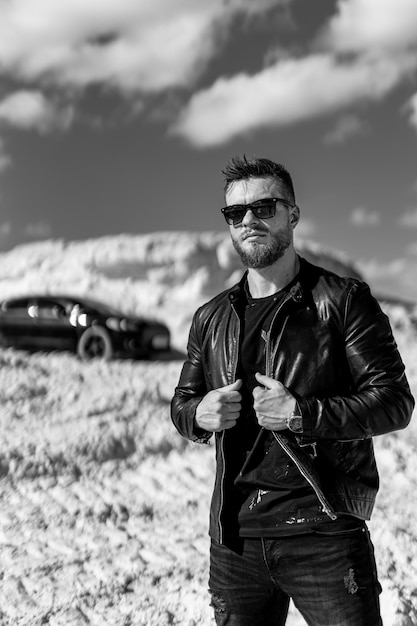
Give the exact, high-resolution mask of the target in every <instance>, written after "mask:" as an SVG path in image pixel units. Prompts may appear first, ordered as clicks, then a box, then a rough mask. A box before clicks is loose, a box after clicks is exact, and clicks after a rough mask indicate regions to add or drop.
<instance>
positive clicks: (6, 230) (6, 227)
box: [0, 222, 12, 239]
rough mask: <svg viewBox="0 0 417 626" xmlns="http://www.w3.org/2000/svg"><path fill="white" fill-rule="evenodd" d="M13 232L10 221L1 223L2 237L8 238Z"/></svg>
mask: <svg viewBox="0 0 417 626" xmlns="http://www.w3.org/2000/svg"><path fill="white" fill-rule="evenodd" d="M11 232H12V225H11V223H10V222H3V223H1V224H0V239H7V237H9V235H10V234H11Z"/></svg>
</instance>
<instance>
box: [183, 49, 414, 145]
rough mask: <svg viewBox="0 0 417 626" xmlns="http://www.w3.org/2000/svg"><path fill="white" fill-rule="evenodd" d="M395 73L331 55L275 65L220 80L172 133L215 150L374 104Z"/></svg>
mask: <svg viewBox="0 0 417 626" xmlns="http://www.w3.org/2000/svg"><path fill="white" fill-rule="evenodd" d="M416 65H417V60H416ZM398 73H399V70H398V68H397V66H396V65H395V63H392V62H391V61H390V59H383V60H381V59H371V58H368V59H364V60H363V61H362V62H361V63H352V62H347V61H346V62H343V63H342V62H340V61H338V60H337V59H336V58H335V57H333V56H331V55H329V54H315V55H312V56H309V57H305V58H302V59H286V60H283V61H278V62H277V63H276V64H275V65H272V66H270V67H268V68H265V69H264V70H263V71H261V72H259V73H258V74H256V75H253V76H250V75H248V74H239V75H237V76H234V77H232V78H230V79H225V78H219V79H218V80H217V81H216V82H215V83H214V84H213V85H212V86H211V87H209V88H208V89H206V90H202V91H200V92H199V93H197V94H195V95H194V96H193V97H192V98H191V100H190V102H189V103H188V105H187V106H186V108H185V110H184V111H183V113H182V114H181V116H180V117H179V119H178V121H177V123H176V124H175V125H174V126H173V127H172V132H173V133H174V134H179V135H183V136H185V137H187V139H188V140H189V141H191V142H192V143H193V144H195V145H197V146H210V145H211V146H213V145H216V144H220V143H223V142H225V141H227V140H230V139H232V138H233V137H235V136H237V135H239V134H242V133H249V132H251V131H253V130H254V129H256V128H262V127H264V128H266V127H271V126H280V125H287V124H292V123H295V122H299V121H301V120H305V119H308V118H311V117H315V116H317V115H323V114H325V113H331V112H334V111H338V110H340V109H342V108H344V107H346V106H347V105H349V104H355V103H357V102H362V101H363V100H377V99H379V98H381V97H383V96H384V95H385V94H386V93H388V92H389V91H390V90H391V89H392V88H393V87H394V85H396V84H397V82H398V80H399V75H398Z"/></svg>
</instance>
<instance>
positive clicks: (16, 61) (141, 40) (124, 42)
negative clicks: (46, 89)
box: [0, 0, 289, 92]
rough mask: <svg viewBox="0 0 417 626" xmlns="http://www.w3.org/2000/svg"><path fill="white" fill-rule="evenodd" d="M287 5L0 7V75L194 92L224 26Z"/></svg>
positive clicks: (148, 0)
mask: <svg viewBox="0 0 417 626" xmlns="http://www.w3.org/2000/svg"><path fill="white" fill-rule="evenodd" d="M288 2H289V0H261V1H260V2H256V3H253V2H251V1H249V0H229V2H227V3H226V2H224V1H223V0H211V1H210V2H207V1H206V0H177V2H172V0H140V2H138V0H118V1H117V2H110V1H109V0H107V1H105V0H88V2H86V1H85V0H60V1H59V2H56V1H55V0H14V1H13V2H10V0H0V10H1V22H0V67H2V68H3V71H5V72H8V73H9V74H11V75H13V76H14V77H15V78H19V79H21V80H29V81H34V80H41V81H42V83H43V84H44V85H54V86H57V85H58V86H70V87H72V88H78V89H81V90H82V89H84V88H86V87H87V86H89V85H93V84H102V85H105V86H107V87H113V88H114V89H116V90H119V91H122V92H132V91H138V92H158V91H161V90H165V89H169V88H172V87H188V86H189V85H190V84H193V82H194V81H195V79H196V77H197V76H199V75H200V73H201V72H202V70H203V69H204V68H205V67H206V65H207V63H208V62H209V61H210V60H211V59H212V57H213V56H215V55H216V53H217V51H218V47H219V43H220V42H221V40H222V37H223V34H224V33H225V32H227V29H228V28H229V26H230V20H231V19H232V18H233V17H234V16H235V15H237V14H244V15H247V16H253V15H255V14H256V13H264V12H265V11H267V10H268V9H270V8H271V7H273V6H279V5H283V6H285V5H286V4H288Z"/></svg>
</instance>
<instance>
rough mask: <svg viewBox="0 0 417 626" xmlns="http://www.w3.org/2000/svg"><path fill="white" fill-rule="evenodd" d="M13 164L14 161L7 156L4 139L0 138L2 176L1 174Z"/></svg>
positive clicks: (0, 168)
mask: <svg viewBox="0 0 417 626" xmlns="http://www.w3.org/2000/svg"><path fill="white" fill-rule="evenodd" d="M11 162H12V160H11V158H10V157H9V155H8V154H7V152H6V148H5V146H4V142H3V140H2V138H1V137H0V174H1V172H3V171H4V170H5V169H7V168H8V167H9V165H10V164H11Z"/></svg>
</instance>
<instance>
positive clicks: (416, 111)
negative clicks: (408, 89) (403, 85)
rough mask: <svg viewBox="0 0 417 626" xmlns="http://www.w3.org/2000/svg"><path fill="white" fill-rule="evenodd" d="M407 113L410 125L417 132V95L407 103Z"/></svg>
mask: <svg viewBox="0 0 417 626" xmlns="http://www.w3.org/2000/svg"><path fill="white" fill-rule="evenodd" d="M405 108H406V111H407V113H408V118H409V121H410V124H411V125H412V126H414V128H415V129H416V130H417V93H415V94H414V95H413V96H412V97H411V98H410V99H409V100H408V102H407V103H406V107H405Z"/></svg>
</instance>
